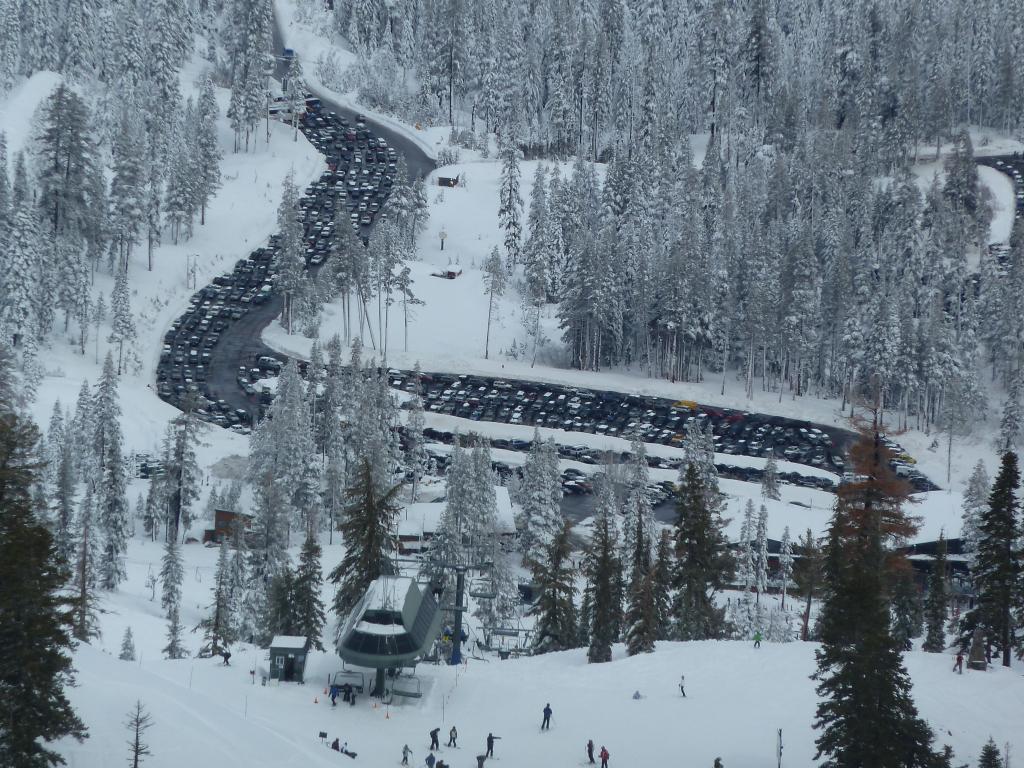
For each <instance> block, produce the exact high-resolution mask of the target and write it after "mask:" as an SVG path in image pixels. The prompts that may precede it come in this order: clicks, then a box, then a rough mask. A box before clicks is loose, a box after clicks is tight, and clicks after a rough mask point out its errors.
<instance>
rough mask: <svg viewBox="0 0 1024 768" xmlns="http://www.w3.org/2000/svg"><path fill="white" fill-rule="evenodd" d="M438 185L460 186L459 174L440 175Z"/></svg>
mask: <svg viewBox="0 0 1024 768" xmlns="http://www.w3.org/2000/svg"><path fill="white" fill-rule="evenodd" d="M437 186H439V187H457V186H459V177H458V176H438V177H437Z"/></svg>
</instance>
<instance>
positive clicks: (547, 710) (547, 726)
mask: <svg viewBox="0 0 1024 768" xmlns="http://www.w3.org/2000/svg"><path fill="white" fill-rule="evenodd" d="M540 729H541V730H542V731H544V730H548V731H550V730H551V704H545V705H544V720H543V721H542V722H541V724H540Z"/></svg>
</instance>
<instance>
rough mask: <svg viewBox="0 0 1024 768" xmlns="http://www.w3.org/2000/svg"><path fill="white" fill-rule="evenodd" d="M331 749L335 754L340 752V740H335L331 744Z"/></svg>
mask: <svg viewBox="0 0 1024 768" xmlns="http://www.w3.org/2000/svg"><path fill="white" fill-rule="evenodd" d="M331 749H333V750H334V751H335V752H341V739H335V740H334V741H332V742H331Z"/></svg>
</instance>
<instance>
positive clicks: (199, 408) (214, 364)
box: [156, 97, 397, 433]
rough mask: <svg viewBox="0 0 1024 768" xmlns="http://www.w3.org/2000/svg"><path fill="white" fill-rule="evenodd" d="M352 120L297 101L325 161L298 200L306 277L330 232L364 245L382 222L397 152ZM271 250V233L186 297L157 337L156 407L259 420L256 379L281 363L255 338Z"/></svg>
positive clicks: (234, 421)
mask: <svg viewBox="0 0 1024 768" xmlns="http://www.w3.org/2000/svg"><path fill="white" fill-rule="evenodd" d="M360 118H361V116H355V117H354V119H352V120H351V121H350V120H349V119H347V118H345V117H343V116H341V115H338V114H336V113H334V112H325V111H323V110H322V109H321V108H320V106H319V100H318V99H315V98H312V97H310V98H309V99H307V109H306V112H305V113H304V114H303V116H302V120H301V123H300V127H301V129H302V131H303V133H304V134H305V135H306V137H307V138H308V139H309V141H310V142H311V143H312V144H313V145H314V146H315V147H317V149H319V150H320V151H321V152H322V153H323V154H324V155H325V156H326V158H327V164H328V171H327V173H325V174H323V176H321V178H320V179H319V180H318V181H317V182H315V183H314V184H311V185H310V186H309V187H307V188H306V190H305V193H304V194H303V196H302V198H301V199H300V200H299V210H298V216H299V217H300V219H301V221H302V224H303V232H304V238H305V248H306V254H305V256H306V265H307V268H309V269H311V270H316V269H317V268H318V267H319V266H320V265H321V264H323V263H324V261H326V259H327V256H328V255H329V253H330V251H331V248H332V247H333V244H334V242H335V232H336V227H338V226H349V227H351V228H352V229H353V230H354V231H356V232H358V233H359V235H360V236H361V237H363V238H364V239H365V238H366V237H367V236H368V235H369V230H370V228H371V227H372V225H373V223H374V221H375V220H377V218H378V217H386V216H387V213H386V212H382V210H381V208H382V206H383V205H384V203H385V201H386V200H387V197H388V194H389V193H390V191H391V188H392V186H393V185H394V181H395V169H396V166H397V163H396V160H397V155H396V152H395V150H394V149H393V148H391V147H389V146H388V145H387V142H386V141H385V140H384V139H383V138H381V137H378V136H374V135H373V134H372V133H371V132H370V130H369V129H368V128H367V127H366V125H365V123H364V122H363V121H362V120H361V119H360ZM279 252H280V244H279V241H278V237H277V236H276V235H275V236H272V237H271V238H270V241H269V243H268V244H267V246H266V247H263V248H257V249H256V250H255V251H253V252H252V253H251V254H250V255H249V257H248V258H246V259H239V260H238V262H236V264H235V266H234V269H233V270H232V271H231V272H229V273H226V274H223V275H219V276H218V277H216V278H214V279H213V282H212V283H211V284H210V285H208V286H206V287H204V288H202V289H200V290H198V291H197V292H196V293H195V294H194V295H193V296H192V297H191V299H190V300H189V306H188V308H187V309H186V310H185V312H184V313H183V314H182V315H181V316H180V317H178V318H177V319H176V320H175V321H174V323H172V325H171V327H170V329H169V330H168V331H167V332H166V333H165V334H164V340H163V342H164V343H163V348H162V350H161V353H160V361H159V363H158V365H157V372H156V379H157V394H158V395H159V396H160V397H161V398H162V399H163V400H166V401H167V402H169V403H171V404H173V405H175V406H176V407H179V408H181V407H183V406H184V404H185V402H186V399H187V398H189V397H191V398H194V401H195V408H196V413H197V415H198V416H199V418H201V419H203V420H205V421H209V422H211V423H213V424H217V425H218V426H222V427H227V428H232V429H235V430H236V431H240V432H243V433H244V432H247V431H248V430H249V428H250V427H251V425H252V423H253V421H254V420H255V419H259V418H260V416H261V415H262V412H263V409H265V407H266V406H267V405H268V404H269V402H270V400H271V396H270V393H269V392H266V391H263V390H262V389H258V388H257V384H256V382H258V381H259V380H260V379H262V378H265V377H266V376H268V375H273V374H275V373H276V372H277V371H279V370H280V367H281V365H282V361H281V360H278V359H275V358H274V357H272V356H270V355H269V354H268V353H269V350H266V348H265V347H263V345H262V343H261V342H260V341H259V334H260V332H261V331H262V329H263V328H264V327H265V326H266V325H267V323H269V322H270V321H271V320H272V319H273V317H275V316H276V315H277V314H278V313H279V312H280V306H281V297H280V295H279V294H278V292H277V291H276V290H275V283H276V280H277V266H278V256H279ZM228 336H231V337H232V338H231V340H230V341H228V340H227V337H228Z"/></svg>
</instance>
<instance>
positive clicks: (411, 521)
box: [398, 485, 516, 555]
mask: <svg viewBox="0 0 1024 768" xmlns="http://www.w3.org/2000/svg"><path fill="white" fill-rule="evenodd" d="M494 502H495V516H496V520H495V522H496V525H497V532H498V541H499V543H500V545H501V547H502V549H504V550H505V551H511V550H512V549H513V547H514V546H515V536H516V521H515V514H514V513H513V510H512V499H511V498H510V497H509V494H508V488H506V487H505V486H503V485H496V486H494ZM446 506H447V503H446V502H444V501H432V502H431V501H428V502H416V503H413V504H407V505H406V506H405V508H404V509H402V511H401V512H400V513H399V516H398V553H399V554H400V555H416V554H419V553H421V552H425V551H426V550H427V549H429V548H430V540H431V539H432V538H434V532H435V531H437V529H438V528H439V527H440V525H441V517H442V516H443V515H444V510H445V507H446Z"/></svg>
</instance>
